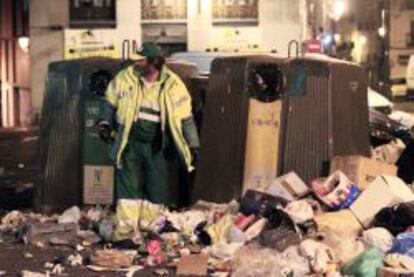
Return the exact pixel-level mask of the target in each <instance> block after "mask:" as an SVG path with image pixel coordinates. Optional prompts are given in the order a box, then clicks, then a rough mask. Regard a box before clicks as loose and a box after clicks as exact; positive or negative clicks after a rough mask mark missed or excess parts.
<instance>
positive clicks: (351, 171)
mask: <svg viewBox="0 0 414 277" xmlns="http://www.w3.org/2000/svg"><path fill="white" fill-rule="evenodd" d="M336 170H340V171H342V172H343V173H344V174H345V175H346V176H348V178H349V179H350V180H351V181H352V182H353V183H355V184H356V185H357V186H358V188H359V189H361V190H364V189H366V188H367V186H368V184H369V183H371V182H372V181H374V180H375V178H376V177H377V176H379V175H392V176H395V175H396V174H397V167H396V166H395V165H392V164H387V163H383V162H380V161H376V160H372V159H369V158H366V157H362V156H337V157H335V158H333V160H332V161H331V173H333V172H335V171H336Z"/></svg>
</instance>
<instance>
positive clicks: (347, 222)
mask: <svg viewBox="0 0 414 277" xmlns="http://www.w3.org/2000/svg"><path fill="white" fill-rule="evenodd" d="M313 219H314V220H315V222H316V225H317V226H318V231H335V232H337V233H349V234H351V233H352V234H355V235H358V234H359V233H360V232H361V231H362V229H363V228H362V225H361V223H359V221H358V219H357V218H356V217H355V215H354V214H353V213H352V212H351V211H350V210H348V209H344V210H340V211H338V212H329V213H321V214H318V215H316V216H315V217H314V218H313Z"/></svg>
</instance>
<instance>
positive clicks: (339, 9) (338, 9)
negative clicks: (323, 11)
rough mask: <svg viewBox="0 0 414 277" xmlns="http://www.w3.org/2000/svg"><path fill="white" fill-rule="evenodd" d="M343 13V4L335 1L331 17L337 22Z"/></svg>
mask: <svg viewBox="0 0 414 277" xmlns="http://www.w3.org/2000/svg"><path fill="white" fill-rule="evenodd" d="M344 13H345V3H344V1H342V0H337V1H335V3H334V5H333V17H334V19H335V20H336V21H338V20H339V19H340V18H341V17H342V16H343V15H344Z"/></svg>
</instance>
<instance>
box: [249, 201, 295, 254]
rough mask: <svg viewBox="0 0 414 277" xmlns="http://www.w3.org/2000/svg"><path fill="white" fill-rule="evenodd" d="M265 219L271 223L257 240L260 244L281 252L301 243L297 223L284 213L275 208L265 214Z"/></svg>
mask: <svg viewBox="0 0 414 277" xmlns="http://www.w3.org/2000/svg"><path fill="white" fill-rule="evenodd" d="M265 217H266V218H267V219H268V220H269V221H268V224H267V226H266V227H265V229H264V230H263V231H262V232H261V233H260V235H259V237H258V238H257V242H258V243H260V244H261V245H263V246H265V247H269V248H272V249H275V250H277V251H279V252H282V251H284V250H285V249H286V248H288V247H289V246H292V245H296V244H299V243H300V234H299V233H298V232H297V230H296V226H295V223H294V222H293V221H292V219H290V217H289V215H288V214H286V213H285V212H284V211H282V210H280V209H276V208H274V209H272V210H271V211H269V212H268V213H267V214H265Z"/></svg>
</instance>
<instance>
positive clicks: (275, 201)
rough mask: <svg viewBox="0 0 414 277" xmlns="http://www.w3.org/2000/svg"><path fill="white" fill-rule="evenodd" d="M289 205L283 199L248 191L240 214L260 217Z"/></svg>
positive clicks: (241, 203)
mask: <svg viewBox="0 0 414 277" xmlns="http://www.w3.org/2000/svg"><path fill="white" fill-rule="evenodd" d="M287 203H289V201H288V200H286V199H285V198H282V197H278V196H273V195H270V194H267V193H263V192H259V191H255V190H248V191H246V193H245V194H244V196H243V197H242V199H241V201H240V212H241V213H242V214H244V215H247V216H249V215H251V214H254V215H260V216H264V217H266V216H265V215H266V214H270V213H271V212H272V211H273V210H274V209H276V208H277V207H280V206H281V207H285V206H286V205H287Z"/></svg>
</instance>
